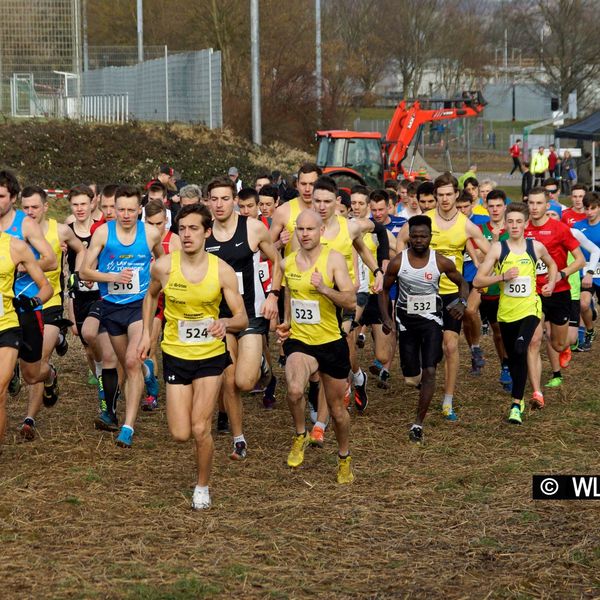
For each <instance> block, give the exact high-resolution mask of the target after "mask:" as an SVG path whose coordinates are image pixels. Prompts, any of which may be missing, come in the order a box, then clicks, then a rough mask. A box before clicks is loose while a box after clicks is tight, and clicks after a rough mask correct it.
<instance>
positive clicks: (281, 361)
mask: <svg viewBox="0 0 600 600" xmlns="http://www.w3.org/2000/svg"><path fill="white" fill-rule="evenodd" d="M286 360H287V356H286V355H285V354H280V355H279V358H278V359H277V364H278V365H279V366H280V367H281V368H282V369H284V368H285V361H286Z"/></svg>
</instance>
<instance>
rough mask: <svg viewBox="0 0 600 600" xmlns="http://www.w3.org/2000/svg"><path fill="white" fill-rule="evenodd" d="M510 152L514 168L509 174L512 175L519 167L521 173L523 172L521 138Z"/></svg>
mask: <svg viewBox="0 0 600 600" xmlns="http://www.w3.org/2000/svg"><path fill="white" fill-rule="evenodd" d="M508 152H509V154H510V156H511V157H512V160H513V168H512V171H511V172H510V173H509V174H510V175H512V174H513V173H514V172H515V171H516V170H517V169H519V173H521V174H523V167H522V166H521V140H517V141H516V142H515V143H514V144H513V145H512V146H511V147H510V150H509V151H508Z"/></svg>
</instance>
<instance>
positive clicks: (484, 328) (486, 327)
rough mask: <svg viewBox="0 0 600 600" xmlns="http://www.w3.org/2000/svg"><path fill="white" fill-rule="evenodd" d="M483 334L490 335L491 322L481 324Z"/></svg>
mask: <svg viewBox="0 0 600 600" xmlns="http://www.w3.org/2000/svg"><path fill="white" fill-rule="evenodd" d="M481 335H490V324H489V322H488V321H484V322H483V323H482V324H481Z"/></svg>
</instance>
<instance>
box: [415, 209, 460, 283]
mask: <svg viewBox="0 0 600 600" xmlns="http://www.w3.org/2000/svg"><path fill="white" fill-rule="evenodd" d="M425 214H426V215H427V216H428V217H429V218H430V219H431V244H430V247H431V248H432V249H433V250H435V251H436V252H439V253H440V254H443V255H444V256H445V257H446V258H449V259H450V260H451V261H452V262H453V263H454V264H455V265H456V269H457V271H458V272H459V273H462V268H463V252H464V250H465V246H466V244H467V239H468V238H467V231H466V225H467V221H468V219H467V217H466V216H465V215H464V214H463V213H461V212H460V211H458V216H457V218H456V221H455V223H454V225H452V227H450V228H449V229H440V228H439V226H438V224H437V222H436V217H437V216H438V213H437V209H435V208H433V209H432V210H430V211H427V212H426V213H425ZM457 292H458V286H456V285H455V284H454V283H452V282H451V281H450V280H449V279H448V278H447V277H446V276H445V275H442V276H441V277H440V294H456V293H457Z"/></svg>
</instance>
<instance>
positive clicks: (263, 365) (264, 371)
mask: <svg viewBox="0 0 600 600" xmlns="http://www.w3.org/2000/svg"><path fill="white" fill-rule="evenodd" d="M270 379H271V367H269V363H268V362H267V359H266V358H265V355H264V354H263V355H262V358H261V359H260V378H259V380H258V382H257V383H256V387H258V388H261V390H260V391H261V392H264V391H265V388H266V387H267V383H268V382H269V381H270Z"/></svg>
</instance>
